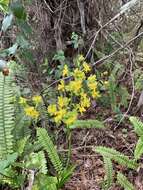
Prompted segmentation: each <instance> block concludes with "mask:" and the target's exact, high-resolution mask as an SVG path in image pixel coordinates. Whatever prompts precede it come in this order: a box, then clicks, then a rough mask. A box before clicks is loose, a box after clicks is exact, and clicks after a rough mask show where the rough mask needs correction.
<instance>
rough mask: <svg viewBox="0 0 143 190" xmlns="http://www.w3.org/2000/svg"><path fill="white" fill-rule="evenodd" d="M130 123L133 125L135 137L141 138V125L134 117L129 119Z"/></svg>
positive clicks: (142, 124) (142, 135)
mask: <svg viewBox="0 0 143 190" xmlns="http://www.w3.org/2000/svg"><path fill="white" fill-rule="evenodd" d="M130 121H131V123H132V124H133V126H134V128H135V132H136V133H137V135H138V136H140V137H143V123H142V122H141V121H140V120H139V119H138V118H136V117H130Z"/></svg>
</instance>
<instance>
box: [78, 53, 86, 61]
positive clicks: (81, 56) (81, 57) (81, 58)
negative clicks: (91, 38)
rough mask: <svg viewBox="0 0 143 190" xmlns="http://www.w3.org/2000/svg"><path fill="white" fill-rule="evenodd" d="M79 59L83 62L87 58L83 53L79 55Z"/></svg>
mask: <svg viewBox="0 0 143 190" xmlns="http://www.w3.org/2000/svg"><path fill="white" fill-rule="evenodd" d="M77 60H78V61H79V62H82V61H84V60H85V58H84V57H83V55H82V54H81V55H79V56H78V58H77Z"/></svg>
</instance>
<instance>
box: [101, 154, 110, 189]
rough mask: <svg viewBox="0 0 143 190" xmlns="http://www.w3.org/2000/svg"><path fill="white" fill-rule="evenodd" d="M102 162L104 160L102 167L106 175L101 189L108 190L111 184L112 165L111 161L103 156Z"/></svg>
mask: <svg viewBox="0 0 143 190" xmlns="http://www.w3.org/2000/svg"><path fill="white" fill-rule="evenodd" d="M103 160H104V167H105V173H106V175H105V178H104V183H103V187H102V189H104V190H106V189H107V190H108V189H109V188H110V187H111V185H112V183H113V165H112V161H111V159H110V158H107V157H105V156H104V157H103Z"/></svg>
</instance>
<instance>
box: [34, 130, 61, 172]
mask: <svg viewBox="0 0 143 190" xmlns="http://www.w3.org/2000/svg"><path fill="white" fill-rule="evenodd" d="M37 135H38V141H39V143H40V144H41V145H42V146H43V148H44V150H45V151H47V153H48V156H49V158H50V161H51V162H52V164H53V166H54V168H55V170H56V171H57V172H58V173H59V174H60V173H61V172H62V171H63V166H62V163H61V160H60V158H59V156H58V154H57V150H56V148H55V146H54V144H53V142H52V141H51V139H50V137H49V135H48V133H47V131H46V130H45V129H42V128H38V129H37Z"/></svg>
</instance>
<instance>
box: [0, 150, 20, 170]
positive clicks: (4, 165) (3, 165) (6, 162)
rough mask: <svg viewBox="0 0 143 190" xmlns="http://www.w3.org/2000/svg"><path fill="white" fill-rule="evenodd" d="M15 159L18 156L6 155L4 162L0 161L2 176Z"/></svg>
mask: <svg viewBox="0 0 143 190" xmlns="http://www.w3.org/2000/svg"><path fill="white" fill-rule="evenodd" d="M17 157H18V154H17V153H13V154H8V155H7V156H6V159H5V160H0V173H1V174H3V172H4V170H5V168H7V167H8V166H9V165H11V164H12V163H14V162H15V160H16V159H17Z"/></svg>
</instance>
